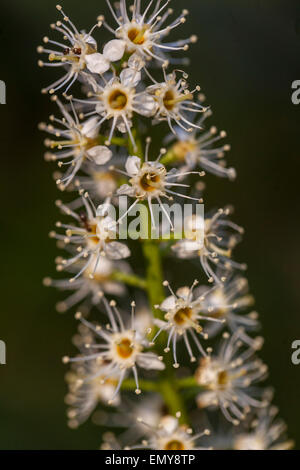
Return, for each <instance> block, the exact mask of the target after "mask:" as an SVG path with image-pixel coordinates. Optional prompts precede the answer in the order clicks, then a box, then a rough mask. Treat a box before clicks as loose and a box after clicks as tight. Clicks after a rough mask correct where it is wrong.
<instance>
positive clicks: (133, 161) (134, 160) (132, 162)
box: [125, 156, 141, 176]
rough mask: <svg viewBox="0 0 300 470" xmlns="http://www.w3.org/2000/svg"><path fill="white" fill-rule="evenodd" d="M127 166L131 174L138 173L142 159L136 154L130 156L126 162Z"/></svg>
mask: <svg viewBox="0 0 300 470" xmlns="http://www.w3.org/2000/svg"><path fill="white" fill-rule="evenodd" d="M125 168H126V171H127V173H128V174H129V175H130V176H135V175H137V174H138V172H139V170H140V168H141V159H140V158H139V157H136V156H132V157H128V158H127V161H126V164H125Z"/></svg>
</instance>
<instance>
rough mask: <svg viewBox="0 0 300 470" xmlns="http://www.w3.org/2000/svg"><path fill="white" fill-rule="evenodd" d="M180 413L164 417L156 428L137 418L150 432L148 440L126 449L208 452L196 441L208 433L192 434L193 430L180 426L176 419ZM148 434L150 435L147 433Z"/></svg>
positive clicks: (205, 431) (206, 430) (206, 431)
mask: <svg viewBox="0 0 300 470" xmlns="http://www.w3.org/2000/svg"><path fill="white" fill-rule="evenodd" d="M179 417H180V412H178V413H177V414H176V418H175V417H174V416H164V417H163V418H162V419H161V420H160V423H159V425H158V426H157V427H154V426H151V425H150V424H149V423H147V421H144V420H143V418H142V417H140V418H138V421H139V422H140V423H143V424H144V425H145V426H148V428H149V430H150V431H152V433H151V435H150V437H149V439H148V440H144V441H142V443H141V444H140V445H135V446H131V447H127V449H128V450H129V449H153V450H164V451H186V450H204V449H206V450H209V449H210V448H207V447H206V448H204V447H199V445H197V441H198V440H199V439H200V438H201V437H203V436H208V435H209V434H210V431H209V430H208V429H205V430H204V431H203V432H201V433H199V434H193V430H192V429H191V428H189V427H188V426H186V425H180V424H179V421H178V419H177V418H179ZM149 434H150V433H149Z"/></svg>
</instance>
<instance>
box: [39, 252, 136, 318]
mask: <svg viewBox="0 0 300 470" xmlns="http://www.w3.org/2000/svg"><path fill="white" fill-rule="evenodd" d="M96 259H97V256H96V255H94V259H93V260H92V261H91V263H90V266H88V267H87V269H86V270H85V271H84V272H83V275H82V276H81V277H79V278H77V279H76V280H75V281H74V282H72V283H71V284H70V279H51V278H49V277H47V278H45V279H44V285H45V286H51V287H57V288H58V289H61V290H66V291H72V294H71V295H70V296H69V297H67V298H66V299H64V300H63V301H62V302H58V303H57V305H56V310H57V311H58V312H60V313H63V312H66V311H67V310H68V309H70V308H71V307H73V306H75V305H77V304H79V303H80V302H83V301H88V302H89V301H91V303H92V305H97V303H98V302H99V295H101V294H102V292H104V293H105V294H110V295H123V294H125V292H126V289H125V287H124V285H123V284H121V283H120V282H118V281H116V280H114V273H115V272H116V271H118V272H120V271H122V272H129V271H130V267H129V265H128V264H127V263H126V262H124V261H111V260H109V259H108V258H107V256H101V257H100V259H99V261H98V263H97V266H96V270H93V266H95V264H96ZM56 261H57V264H58V266H60V268H62V267H63V266H62V265H61V259H57V260H56ZM83 263H84V261H83V260H80V261H77V262H76V263H74V264H73V265H71V266H69V267H68V268H67V269H66V270H67V271H68V272H70V273H72V275H73V276H74V275H76V273H77V272H79V271H81V269H82V267H83Z"/></svg>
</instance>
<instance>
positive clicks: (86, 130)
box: [81, 116, 100, 139]
mask: <svg viewBox="0 0 300 470" xmlns="http://www.w3.org/2000/svg"><path fill="white" fill-rule="evenodd" d="M98 121H99V117H98V116H97V117H92V118H91V119H88V120H87V121H85V123H84V124H83V126H82V130H81V132H82V134H83V135H84V136H85V137H88V138H89V139H94V138H95V137H97V135H98V134H99V128H100V126H99V125H97V122H98Z"/></svg>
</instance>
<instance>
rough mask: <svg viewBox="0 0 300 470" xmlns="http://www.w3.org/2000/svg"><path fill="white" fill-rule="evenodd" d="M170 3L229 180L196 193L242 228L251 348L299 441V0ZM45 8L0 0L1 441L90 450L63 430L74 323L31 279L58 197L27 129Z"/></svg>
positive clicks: (43, 255) (36, 90) (35, 110)
mask: <svg viewBox="0 0 300 470" xmlns="http://www.w3.org/2000/svg"><path fill="white" fill-rule="evenodd" d="M172 3H173V6H174V8H177V9H178V8H179V9H180V8H188V9H189V10H190V12H191V15H190V17H189V21H188V23H187V24H186V25H184V26H183V27H182V30H181V31H180V32H179V35H180V36H183V37H185V36H188V35H190V34H192V33H196V34H197V35H198V36H199V42H198V43H197V44H196V45H195V46H194V47H192V48H191V50H190V52H189V53H190V57H191V66H190V68H189V71H190V73H191V75H192V77H193V80H194V81H196V80H197V81H198V82H199V83H200V84H201V87H202V90H203V92H204V93H205V94H206V96H207V97H208V102H209V104H210V105H211V106H212V107H213V109H214V119H213V123H214V124H215V125H217V126H218V127H219V128H225V129H226V130H227V132H228V136H229V139H228V140H229V142H230V143H231V144H232V151H231V153H230V156H229V157H228V160H229V162H230V165H232V166H234V167H236V168H237V171H238V179H237V181H236V182H235V183H229V182H228V181H222V180H219V179H216V178H213V177H212V178H208V193H207V197H206V201H207V203H209V205H211V206H215V207H218V206H221V205H223V204H225V203H232V204H234V206H235V208H236V211H235V219H236V220H237V221H238V222H239V223H240V224H241V225H243V226H244V227H246V229H247V231H246V236H245V238H244V242H243V244H242V245H241V246H240V247H239V249H238V252H237V256H236V257H237V259H240V260H245V261H247V262H248V264H249V271H248V276H249V281H250V286H251V288H252V291H253V292H254V294H255V296H256V300H257V303H256V308H257V309H258V311H259V312H260V313H261V319H262V322H263V334H264V336H265V338H266V341H265V346H264V349H263V351H262V356H263V358H264V360H265V361H266V362H267V363H268V364H269V366H270V381H271V382H272V384H273V385H274V387H275V388H276V396H275V403H276V404H277V405H278V406H279V407H280V409H281V415H282V417H283V418H284V419H285V420H286V422H287V423H288V426H289V434H290V436H291V437H292V438H293V439H295V440H296V448H298V449H299V448H300V429H299V422H300V407H299V393H300V366H298V367H297V366H293V365H292V364H291V359H290V356H291V343H292V341H293V340H294V339H300V312H299V301H300V286H299V274H300V268H299V266H300V259H299V238H300V225H299V170H300V165H299V161H300V141H299V127H300V126H299V125H300V105H299V106H298V107H297V106H295V105H293V104H292V102H291V83H292V82H293V81H294V80H296V79H300V4H299V0H244V1H243V2H241V1H238V0H222V2H221V1H220V0H185V1H182V0H174V1H173V2H172ZM55 4H56V2H55V1H52V0H43V1H39V2H37V1H36V0H25V1H24V0H22V1H21V0H1V15H0V44H1V66H0V79H2V80H4V81H5V82H6V84H7V105H6V106H1V107H0V139H1V140H0V142H1V144H0V149H1V174H2V177H1V189H2V190H3V192H2V198H1V202H2V211H1V213H2V216H1V271H0V272H1V276H2V282H1V287H2V294H1V314H0V338H1V339H3V340H4V341H5V342H6V344H7V365H6V366H0V448H1V449H72V448H74V449H78V448H80V449H93V448H97V447H98V445H99V442H100V432H101V430H100V429H99V428H98V427H95V426H94V425H93V424H90V423H88V424H85V425H84V426H82V427H81V428H80V429H79V430H77V431H72V430H69V429H68V428H67V425H66V419H65V405H64V402H63V397H64V394H65V391H66V388H65V384H64V380H63V376H64V372H65V368H64V366H63V365H62V364H61V357H62V356H63V355H64V354H66V353H68V352H70V348H71V346H70V338H71V336H72V335H73V334H74V332H75V322H74V320H73V317H72V315H71V314H69V315H68V314H66V315H59V314H57V313H55V310H54V304H55V303H56V302H57V301H58V300H59V299H61V298H62V297H63V295H62V294H59V293H57V292H55V291H54V290H51V289H46V288H44V287H43V286H42V282H41V281H42V278H43V277H44V275H48V274H50V275H51V274H52V275H53V274H54V269H53V268H54V263H53V259H54V257H55V256H56V254H57V251H56V248H55V244H54V243H53V241H51V240H49V239H48V236H47V234H48V232H49V231H50V230H51V229H52V227H53V224H54V222H55V220H56V219H57V212H56V208H55V207H54V204H53V201H54V199H55V198H57V196H58V193H57V190H56V187H55V184H54V182H53V180H52V177H51V172H52V171H51V170H53V169H54V168H53V167H52V168H50V166H49V164H47V163H45V162H44V160H43V152H44V148H43V138H44V136H42V135H41V134H40V133H39V132H38V131H37V123H38V122H39V121H40V120H45V119H47V116H48V115H49V114H51V113H52V110H53V108H52V105H51V104H50V102H49V100H48V99H47V97H45V96H43V95H41V94H40V89H41V88H42V87H43V86H44V85H46V84H48V83H50V81H53V80H52V78H53V79H54V77H53V74H55V72H53V71H52V70H48V69H43V70H41V69H39V68H38V67H37V65H36V64H37V59H38V56H37V53H36V46H37V45H38V44H39V43H40V42H41V38H42V37H43V36H44V35H48V34H49V33H50V32H49V29H50V28H49V24H50V23H51V22H53V21H54V20H56V18H57V11H56V10H55ZM63 6H64V8H65V10H66V11H67V12H68V14H69V15H70V16H71V17H72V19H73V21H74V22H76V24H77V25H78V27H80V28H89V26H90V25H92V24H93V23H94V20H95V18H96V16H97V15H98V14H100V13H102V12H103V11H105V13H106V14H107V13H108V12H107V8H106V6H105V1H104V0H86V1H85V2H82V1H79V0H64V2H63ZM184 33H185V34H184ZM99 34H100V33H98V35H99ZM98 37H99V36H98ZM51 72H53V74H52V73H51Z"/></svg>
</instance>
